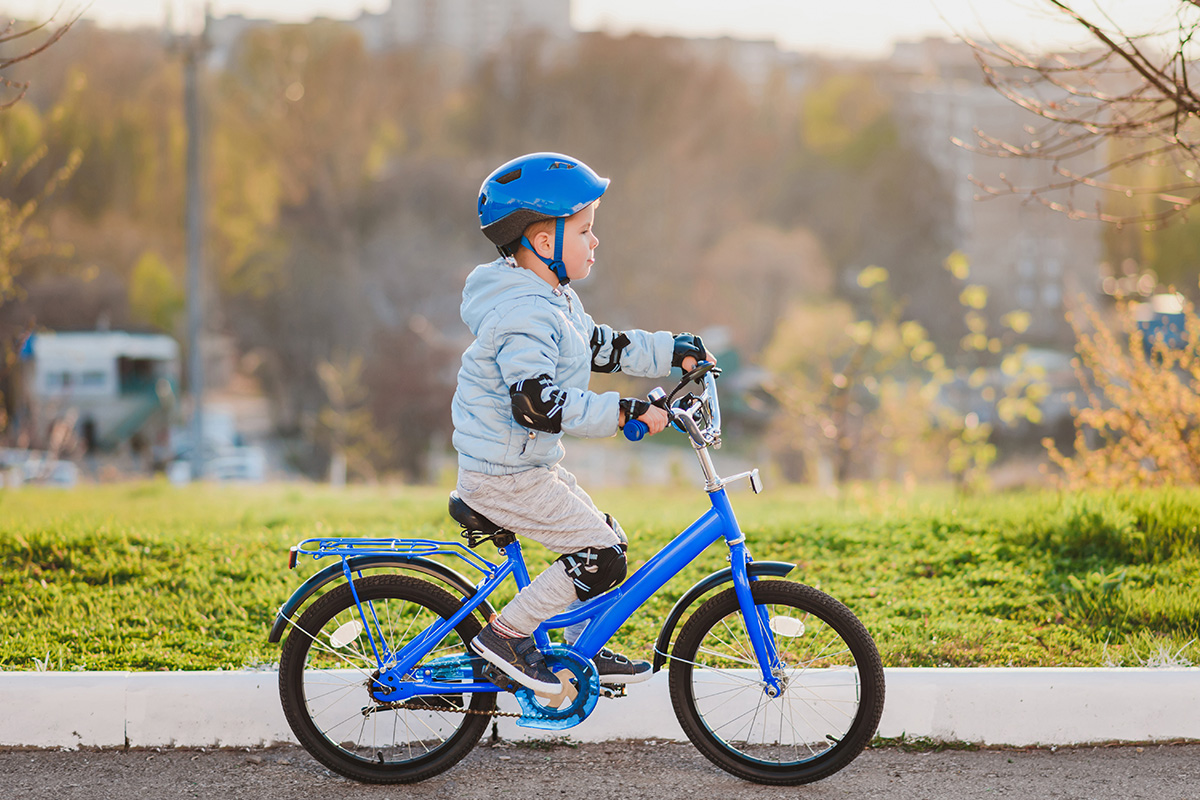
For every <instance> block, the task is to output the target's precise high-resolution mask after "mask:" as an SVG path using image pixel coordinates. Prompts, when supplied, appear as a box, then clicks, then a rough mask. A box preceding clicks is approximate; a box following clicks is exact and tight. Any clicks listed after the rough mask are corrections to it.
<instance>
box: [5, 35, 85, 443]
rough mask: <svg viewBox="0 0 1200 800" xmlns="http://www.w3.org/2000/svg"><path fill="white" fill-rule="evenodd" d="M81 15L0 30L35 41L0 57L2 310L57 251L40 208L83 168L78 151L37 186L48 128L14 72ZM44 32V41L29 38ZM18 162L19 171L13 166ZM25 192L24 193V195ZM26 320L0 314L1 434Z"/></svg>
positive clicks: (20, 41)
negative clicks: (37, 264)
mask: <svg viewBox="0 0 1200 800" xmlns="http://www.w3.org/2000/svg"><path fill="white" fill-rule="evenodd" d="M76 19H78V17H75V18H72V19H71V20H69V21H67V22H66V23H64V24H62V25H59V26H58V27H57V28H50V27H49V26H50V22H45V23H42V24H40V25H33V26H30V27H26V28H24V29H20V30H18V29H17V28H16V23H15V22H11V21H10V22H9V23H8V24H7V25H6V26H5V28H4V29H3V30H2V31H0V45H8V44H11V43H14V42H15V43H16V46H18V47H19V46H22V45H25V44H26V42H27V41H28V42H31V43H30V44H29V45H28V47H27V49H25V50H24V52H20V53H19V54H18V55H15V56H5V57H0V308H4V307H5V306H6V305H8V304H9V303H10V301H12V300H13V299H14V298H16V297H17V296H18V295H19V284H18V279H19V277H20V274H21V272H22V270H24V269H25V268H26V266H27V265H28V264H29V263H30V262H31V261H33V260H35V259H37V258H39V257H41V256H44V255H46V254H49V253H52V252H54V251H55V250H56V249H57V248H56V247H55V245H54V243H53V242H52V241H51V240H50V238H49V236H48V235H47V233H46V228H45V227H44V225H42V224H41V223H40V222H39V221H38V220H37V219H36V216H35V215H36V214H37V212H38V207H39V204H40V203H42V202H44V200H45V198H47V197H49V196H50V195H51V194H53V193H54V191H55V190H56V189H57V188H58V187H59V186H60V185H61V184H62V183H64V182H65V181H67V180H68V179H69V178H70V176H71V174H72V173H73V172H74V171H75V170H76V169H77V168H78V166H79V157H78V153H76V152H73V153H71V154H70V156H69V157H68V158H67V159H65V161H63V162H58V163H59V166H58V167H57V168H56V169H55V170H54V171H53V173H52V174H51V175H50V177H49V178H48V179H47V180H44V181H42V182H41V183H40V184H36V183H35V181H34V180H33V179H31V178H30V175H31V173H33V172H35V170H36V169H37V168H38V166H39V165H40V164H42V163H44V161H45V155H46V151H45V146H44V145H43V143H42V142H41V139H42V136H43V135H44V125H43V123H42V119H41V118H40V116H39V115H38V113H37V112H36V110H34V109H32V108H29V107H27V106H21V105H18V103H20V101H21V100H22V99H23V98H24V97H25V95H26V93H27V92H28V91H29V86H30V82H29V80H21V79H20V78H19V77H14V74H15V73H16V72H17V71H18V70H19V69H20V68H21V67H22V66H25V67H28V65H29V62H30V61H31V60H32V59H34V58H35V57H38V56H40V55H42V54H43V53H45V52H46V51H47V50H48V49H49V48H50V47H51V46H52V45H54V44H55V43H56V42H58V41H59V40H60V39H61V38H62V37H63V36H64V35H66V33H67V31H68V30H70V29H71V26H72V25H73V24H74V23H75V21H76ZM39 34H45V36H44V38H43V39H42V40H41V41H36V40H33V39H28V37H32V36H36V35H39ZM10 160H15V161H16V169H15V170H13V169H12V168H11V167H10ZM22 190H24V191H22ZM28 328H29V325H28V323H27V322H25V321H23V320H17V319H14V318H13V317H11V316H8V315H0V433H5V432H6V431H7V429H8V426H9V420H10V419H12V418H13V417H14V416H15V414H14V412H15V411H16V404H17V398H16V396H15V395H16V392H15V391H14V388H15V386H16V380H15V375H16V371H15V370H14V367H15V365H16V360H17V347H16V345H17V344H18V339H19V338H23V337H24V336H26V335H28V333H29V330H28Z"/></svg>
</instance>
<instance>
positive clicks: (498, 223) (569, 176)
mask: <svg viewBox="0 0 1200 800" xmlns="http://www.w3.org/2000/svg"><path fill="white" fill-rule="evenodd" d="M607 188H608V179H607V178H601V177H600V176H598V175H597V174H596V173H595V172H593V171H592V169H591V168H590V167H588V166H587V165H586V164H584V163H583V162H581V161H579V160H577V159H574V158H570V157H569V156H564V155H559V154H557V153H532V154H530V155H526V156H522V157H520V158H517V159H514V160H512V161H510V162H508V163H506V164H504V165H503V166H501V167H499V168H498V169H496V170H495V171H494V172H493V173H492V174H491V175H489V176H488V178H487V179H486V180H485V181H484V182H483V186H482V187H481V188H480V193H479V208H478V210H479V222H480V226H481V228H482V230H483V233H484V235H485V236H487V237H488V239H489V240H490V241H491V242H492V243H493V244H494V245H496V247H497V249H498V250H499V251H500V256H501V257H500V258H498V259H497V260H495V261H493V262H491V263H489V264H482V265H480V266H478V267H476V268H475V270H474V271H473V272H472V273H471V275H470V276H469V277H468V278H467V282H466V286H465V287H464V289H463V302H462V318H463V321H464V322H466V323H467V326H468V327H469V328H470V329H471V333H472V334H474V336H475V341H474V342H473V343H472V344H471V346H470V347H468V348H467V350H466V352H465V353H463V359H462V368H461V369H460V370H459V373H458V388H457V390H456V391H455V394H454V403H453V407H452V409H453V418H454V447H455V449H456V450H458V453H459V462H458V463H459V472H458V488H457V491H458V494H459V496H460V497H461V498H462V499H463V501H465V502H466V504H467V505H469V506H470V507H471V508H473V509H475V510H476V511H478V512H479V513H481V514H483V515H484V516H486V517H487V518H488V519H490V520H491V521H492V522H494V523H496V524H497V525H500V526H503V527H504V528H507V529H508V530H510V531H512V532H514V533H517V534H519V535H520V536H522V537H525V538H528V539H532V540H533V541H536V542H540V543H541V544H543V545H545V546H546V547H548V548H549V549H550V550H553V551H554V552H557V553H561V554H562V556H561V557H560V558H559V559H558V560H557V561H555V562H554V563H553V564H551V565H550V567H548V568H547V569H546V571H545V572H543V573H542V574H541V575H539V576H538V577H537V578H536V579H535V580H534V581H533V582H532V583H531V584H530V585H529V586H528V587H526V588H525V589H523V590H521V591H520V592H518V594H517V596H516V597H514V598H513V600H512V601H511V602H510V603H509V604H508V605H507V606H505V607H504V609H503V610H502V611H501V612H500V614H499V616H498V617H497V618H496V619H495V620H493V621H492V622H490V623H489V624H488V625H487V627H485V628H484V629H483V630H482V631H481V632H480V634H479V635H478V636H477V637H475V639H473V640H472V641H471V648H472V650H474V651H475V652H476V653H478V654H479V655H480V656H482V657H483V658H484V659H486V660H487V661H489V662H490V663H492V664H494V665H495V666H496V667H497V668H499V669H500V670H502V671H503V672H504V673H505V674H507V675H508V676H509V677H511V678H512V679H513V680H514V681H516V682H518V683H520V684H522V685H524V686H527V687H529V688H531V689H533V690H534V691H538V692H546V693H557V692H558V691H559V690H560V683H559V680H558V678H557V677H556V676H555V675H554V674H553V673H552V672H551V671H550V669H549V667H548V666H547V664H546V662H545V659H544V658H543V657H542V655H541V653H539V652H538V650H537V648H536V646H535V644H534V642H533V639H532V638H531V635H532V633H533V631H534V630H535V629H536V628H537V626H538V625H540V624H541V623H542V622H544V621H545V620H547V619H549V618H550V617H552V616H554V615H555V614H558V613H561V612H562V611H563V610H564V609H565V608H567V606H568V605H570V604H571V603H572V602H573V601H577V600H578V601H583V600H587V599H590V598H592V597H594V596H596V595H598V594H600V593H602V592H604V591H607V590H608V589H610V588H612V587H613V586H616V585H617V584H618V583H620V582H621V581H622V580H623V579H624V577H625V570H626V564H625V549H626V542H627V539H626V537H625V534H624V532H623V531H622V530H621V527H620V525H618V524H617V523H616V521H615V520H613V519H612V517H610V516H608V515H607V514H604V513H603V512H601V511H599V510H598V509H597V508H596V506H595V504H594V503H592V500H591V498H589V497H588V495H587V493H586V492H584V491H583V489H581V488H579V486H578V485H577V484H576V482H575V478H574V476H572V475H571V473H569V472H567V471H566V470H565V469H563V468H562V467H561V466H559V463H558V462H559V461H560V460H561V459H562V457H563V452H564V451H563V447H562V444H561V443H560V442H559V440H560V439H561V438H562V434H563V433H571V434H574V435H576V436H587V437H597V436H612V435H614V434H615V433H616V432H617V430H618V429H619V428H621V427H624V425H625V422H626V421H627V420H630V419H640V420H641V421H642V422H644V423H645V424H646V426H647V427H648V428H649V433H650V434H651V435H653V434H656V433H658V432H660V431H662V430H663V428H665V427H666V425H667V422H668V418H667V412H666V411H664V410H663V409H661V408H658V407H657V406H652V405H650V404H649V403H648V402H647V401H645V400H641V399H637V398H624V399H622V398H620V397H619V396H618V395H617V393H616V392H608V393H605V394H595V393H593V392H590V391H588V388H587V387H588V379H589V376H590V373H591V372H616V371H618V370H620V371H623V372H628V373H629V374H631V375H641V376H645V377H662V376H665V375H667V374H668V373H669V372H670V370H671V367H672V366H678V367H682V368H683V369H684V370H685V371H686V370H688V369H691V368H692V367H694V366H695V364H696V361H697V360H698V359H703V358H705V356H706V351H705V350H704V345H703V343H702V342H701V341H700V338H699V337H698V336H693V335H692V334H687V333H685V334H679V335H678V336H675V335H672V334H671V333H669V332H667V331H659V332H657V333H648V332H646V331H641V330H629V331H624V332H619V331H614V330H613V329H612V328H610V327H608V326H607V325H597V324H596V323H594V322H593V321H592V318H591V317H590V316H588V315H587V313H585V312H584V310H583V304H582V303H581V302H580V300H579V296H578V295H577V294H576V293H575V291H574V290H573V289H571V288H570V287H569V286H568V284H569V283H570V282H571V281H573V280H582V279H583V278H586V277H587V275H588V273H589V272H590V271H591V268H592V264H593V263H594V262H595V258H594V255H595V249H596V245H597V244H599V240H598V239H597V238H596V235H595V233H594V232H593V229H592V225H593V223H594V220H595V212H596V206H597V204H598V201H599V199H600V196H601V195H602V194H604V192H605V190H606V189H607ZM571 638H572V637H571V632H570V631H568V639H569V640H570V639H571ZM594 661H595V664H596V668H597V670H598V672H599V673H600V678H601V680H602V681H603V682H605V683H632V682H637V681H641V680H646V679H647V678H649V677H650V670H651V666H650V664H649V663H648V662H645V661H637V662H632V661H630V660H629V659H628V658H625V657H624V656H621V655H618V654H616V653H613V652H612V651H611V650H608V649H607V648H605V649H603V650H601V651H600V652H599V653H598V654H597V655H596V658H595V659H594Z"/></svg>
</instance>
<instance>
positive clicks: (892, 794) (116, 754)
mask: <svg viewBox="0 0 1200 800" xmlns="http://www.w3.org/2000/svg"><path fill="white" fill-rule="evenodd" d="M548 797H568V798H587V800H609V799H610V798H612V800H650V799H651V798H653V799H654V800H661V799H662V798H705V799H707V798H715V799H716V800H749V799H750V798H754V800H762V799H763V798H777V797H786V798H805V799H806V800H809V799H811V800H825V799H826V798H887V800H943V799H944V800H970V799H971V798H996V797H1008V798H1021V799H1022V800H1024V799H1025V798H1029V799H1031V800H1032V799H1039V800H1040V799H1041V798H1054V800H1106V799H1107V798H1121V800H1126V798H1152V800H1200V744H1176V745H1145V746H1142V747H1133V746H1122V747H1087V748H1058V749H1056V750H1050V749H1042V750H979V751H945V752H940V753H935V752H917V753H908V752H903V751H901V750H898V749H894V748H884V749H878V750H869V751H867V752H865V753H863V754H862V755H861V756H860V757H859V758H858V759H857V760H856V761H855V762H854V763H852V764H851V765H850V766H849V767H847V768H846V769H844V770H843V771H842V772H840V773H838V774H837V775H834V776H832V777H830V778H828V779H826V780H825V781H822V782H820V783H816V784H810V785H808V786H800V787H786V788H780V787H767V786H757V785H755V784H750V783H745V782H743V781H740V780H738V779H736V778H733V777H731V776H729V775H727V774H725V773H723V772H721V771H720V770H718V769H717V768H716V767H714V766H712V765H711V764H709V762H708V761H706V760H705V759H704V758H703V757H701V756H700V755H699V754H698V753H697V752H696V751H695V750H693V749H692V747H691V746H690V745H686V744H680V743H675V742H654V741H635V742H605V743H599V744H581V745H577V746H562V745H556V746H552V747H547V746H540V747H531V746H528V745H513V744H511V743H507V742H498V743H496V744H495V745H491V744H489V743H488V742H487V741H485V742H483V743H481V745H480V746H479V747H477V748H476V749H475V750H474V751H473V752H472V753H471V755H469V756H468V757H467V758H466V759H465V760H464V761H462V762H461V763H460V764H459V765H458V766H456V767H454V768H453V769H451V770H449V771H448V772H446V773H444V774H443V775H441V776H439V777H437V778H433V779H431V780H428V781H425V782H423V783H419V784H415V785H412V786H367V785H363V784H357V783H353V782H351V781H347V780H345V779H343V778H340V777H338V776H335V775H333V774H331V773H329V772H328V771H326V770H325V769H324V768H323V767H322V766H320V765H319V764H317V763H316V762H315V761H313V760H312V759H311V758H309V757H308V755H307V754H306V753H304V751H303V750H300V749H299V748H295V747H285V748H271V749H249V750H245V749H239V750H166V749H164V750H161V751H159V750H128V751H122V750H99V751H97V750H83V751H66V752H63V751H46V750H37V751H32V750H5V751H0V798H2V800H10V799H11V800H18V799H19V800H41V799H42V798H45V799H46V800H112V799H113V798H119V799H120V800H125V799H126V798H131V799H133V798H137V799H140V798H146V800H164V799H165V798H212V800H218V798H219V799H220V800H227V799H228V798H255V800H295V799H296V798H320V800H368V799H369V800H385V798H387V799H390V800H400V799H401V798H403V800H426V798H446V799H447V800H450V799H451V798H452V799H453V800H495V799H497V798H521V799H522V800H541V798H548Z"/></svg>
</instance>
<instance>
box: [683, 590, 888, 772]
mask: <svg viewBox="0 0 1200 800" xmlns="http://www.w3.org/2000/svg"><path fill="white" fill-rule="evenodd" d="M750 586H751V592H752V596H753V597H754V603H755V607H756V608H757V609H758V612H759V614H758V616H759V620H756V621H753V622H754V623H755V624H764V625H765V627H766V629H767V634H768V636H769V637H770V638H771V639H772V640H773V641H774V643H775V649H776V651H777V653H778V663H777V665H776V667H775V668H774V670H773V672H774V674H775V677H776V678H777V680H778V682H779V684H780V687H781V688H782V692H781V693H780V694H779V695H778V696H777V697H770V696H768V694H767V692H766V684H765V682H764V681H763V680H762V673H761V672H760V670H759V667H758V659H757V658H756V657H755V654H754V647H753V645H752V644H751V642H750V637H749V635H748V634H747V632H746V625H745V622H744V621H743V619H742V612H741V607H740V606H739V605H738V600H737V595H736V594H735V592H734V590H733V589H728V590H726V591H724V592H721V593H720V594H718V595H716V596H715V597H713V598H711V599H710V600H708V601H707V602H705V603H704V605H702V606H700V608H699V609H698V610H697V611H696V613H695V614H693V615H692V616H691V618H690V619H689V620H688V621H687V624H685V625H684V626H683V630H682V631H680V633H679V637H678V639H677V640H676V642H675V647H674V649H673V650H672V652H671V670H670V685H671V702H672V704H673V705H674V707H675V715H676V716H677V717H678V718H679V723H680V725H682V726H683V730H684V732H685V733H687V736H688V738H689V739H691V741H692V744H694V745H695V746H696V748H697V749H699V750H700V752H701V753H703V754H704V756H705V757H706V758H708V760H710V761H712V762H713V763H714V764H716V765H717V766H718V767H720V768H721V769H723V770H725V771H726V772H729V773H731V774H733V775H736V776H738V777H739V778H743V779H745V780H749V781H754V782H756V783H765V784H779V785H795V784H801V783H810V782H812V781H816V780H820V779H822V778H825V777H828V776H829V775H832V774H833V773H835V772H837V771H838V770H840V769H842V768H843V767H845V766H846V765H847V764H849V763H850V762H851V761H853V760H854V758H855V757H856V756H857V755H858V754H859V753H861V752H862V750H863V748H864V747H865V746H866V744H867V742H868V741H870V739H871V737H872V736H873V735H874V733H875V728H876V726H877V725H878V724H879V717H880V715H881V714H882V713H883V693H884V688H883V664H882V662H881V661H880V658H879V652H878V650H876V648H875V642H874V641H872V639H871V636H870V634H869V633H867V629H866V628H864V627H863V624H862V623H861V622H859V620H858V618H857V617H855V616H854V614H853V613H852V612H851V611H850V609H848V608H846V607H845V606H844V605H842V604H841V603H839V602H838V601H837V600H834V599H833V598H832V597H830V596H829V595H827V594H824V593H823V592H819V591H817V590H816V589H813V588H812V587H810V586H805V585H803V584H799V583H791V582H789V581H755V582H753V583H751V584H750Z"/></svg>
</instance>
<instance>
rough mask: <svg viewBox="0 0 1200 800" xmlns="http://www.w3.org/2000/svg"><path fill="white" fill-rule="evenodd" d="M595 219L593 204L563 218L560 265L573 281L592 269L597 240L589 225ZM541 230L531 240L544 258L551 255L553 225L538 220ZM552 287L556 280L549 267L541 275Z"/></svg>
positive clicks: (582, 277) (598, 242) (552, 252)
mask: <svg viewBox="0 0 1200 800" xmlns="http://www.w3.org/2000/svg"><path fill="white" fill-rule="evenodd" d="M595 219H596V204H595V203H592V204H591V205H589V206H588V207H587V208H585V209H583V210H582V211H579V212H577V213H575V214H574V215H573V216H570V217H567V218H566V219H565V220H563V248H562V260H563V266H565V267H566V268H567V277H568V278H570V279H571V280H573V281H578V280H583V279H584V278H586V277H587V276H588V273H589V272H591V271H592V264H594V263H595V261H596V259H595V250H596V245H598V244H600V240H599V239H597V238H596V234H594V233H592V225H593V223H594V222H595ZM538 225H539V226H540V227H542V230H541V231H539V232H538V233H536V234H535V235H533V236H532V237H531V243H532V244H533V246H534V247H536V248H537V252H538V253H539V254H540V255H541V256H542V257H543V258H553V257H554V227H553V226H551V225H549V224H545V223H538ZM543 277H544V278H545V280H546V281H547V282H548V283H551V284H552V285H554V286H557V285H558V281H557V280H556V279H554V278H553V277H552V275H551V274H550V272H549V270H546V274H545V275H544V276H543Z"/></svg>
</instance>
